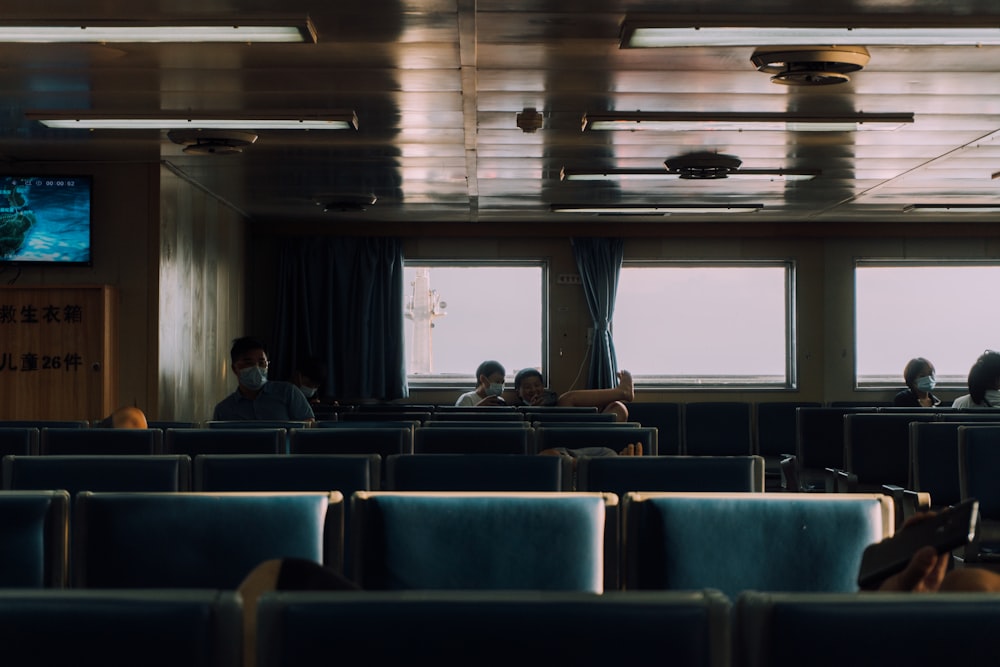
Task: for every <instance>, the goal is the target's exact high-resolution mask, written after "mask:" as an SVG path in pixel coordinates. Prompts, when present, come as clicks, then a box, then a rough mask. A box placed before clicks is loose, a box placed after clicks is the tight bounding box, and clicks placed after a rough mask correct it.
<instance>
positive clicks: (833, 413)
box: [795, 407, 875, 471]
mask: <svg viewBox="0 0 1000 667" xmlns="http://www.w3.org/2000/svg"><path fill="white" fill-rule="evenodd" d="M862 412H870V413H873V414H874V413H875V408H874V407H822V408H796V410H795V454H796V461H797V465H798V468H799V470H800V471H802V470H823V469H825V468H838V469H843V468H844V415H847V414H856V413H862Z"/></svg>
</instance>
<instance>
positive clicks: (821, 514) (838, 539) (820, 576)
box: [623, 493, 895, 599]
mask: <svg viewBox="0 0 1000 667" xmlns="http://www.w3.org/2000/svg"><path fill="white" fill-rule="evenodd" d="M623 510H624V513H625V519H624V525H625V527H626V530H627V535H626V539H625V585H626V588H628V589H684V590H691V589H701V588H715V589H718V590H720V591H722V592H723V593H724V594H725V595H727V596H729V598H730V599H735V597H736V596H737V595H738V594H739V593H740V592H742V591H744V590H766V591H813V592H819V591H828V592H853V591H857V590H858V584H857V577H858V568H859V566H860V564H861V554H862V552H863V551H864V550H865V548H866V547H867V546H868V545H870V544H872V543H874V542H878V541H880V540H882V539H884V538H885V537H888V536H889V535H891V534H892V532H893V527H894V519H895V517H894V508H893V503H892V500H891V499H890V498H889V497H888V496H884V495H878V494H846V493H845V494H838V493H823V494H801V493H798V494H763V493H762V494H756V493H742V494H735V493H734V494H726V493H630V494H628V495H626V496H625V505H624V508H623Z"/></svg>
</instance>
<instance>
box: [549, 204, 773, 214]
mask: <svg viewBox="0 0 1000 667" xmlns="http://www.w3.org/2000/svg"><path fill="white" fill-rule="evenodd" d="M762 208H764V205H763V204H671V205H669V206H666V205H665V206H647V205H644V204H639V205H628V204H623V205H619V206H581V205H576V204H565V205H564V204H553V205H552V207H551V211H552V212H553V213H576V214H578V215H677V214H682V215H684V214H689V213H753V212H756V211H759V210H760V209H762Z"/></svg>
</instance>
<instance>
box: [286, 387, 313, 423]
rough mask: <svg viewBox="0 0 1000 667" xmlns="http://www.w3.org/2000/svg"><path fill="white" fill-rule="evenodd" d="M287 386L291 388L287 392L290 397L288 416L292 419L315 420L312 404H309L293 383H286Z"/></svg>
mask: <svg viewBox="0 0 1000 667" xmlns="http://www.w3.org/2000/svg"><path fill="white" fill-rule="evenodd" d="M288 387H289V389H290V390H291V391H289V393H288V395H289V397H290V400H289V403H288V416H289V417H290V418H291V419H292V421H302V422H314V421H316V414H315V413H314V412H313V409H312V406H311V405H309V401H308V400H306V397H305V395H304V394H303V393H302V392H301V391H299V390H298V389H296V388H295V386H294V385H288Z"/></svg>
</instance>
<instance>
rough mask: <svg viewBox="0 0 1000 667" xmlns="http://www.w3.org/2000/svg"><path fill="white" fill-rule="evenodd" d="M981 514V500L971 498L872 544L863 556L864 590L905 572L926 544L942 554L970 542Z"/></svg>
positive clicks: (861, 575)
mask: <svg viewBox="0 0 1000 667" xmlns="http://www.w3.org/2000/svg"><path fill="white" fill-rule="evenodd" d="M978 516H979V501H977V500H975V499H974V498H970V499H969V500H965V501H962V502H961V503H959V504H957V505H952V506H951V507H948V508H947V509H944V510H941V511H940V512H938V513H937V514H936V515H934V516H933V517H930V518H928V519H924V520H923V521H919V522H917V523H914V524H911V525H909V526H907V527H906V528H904V529H903V530H901V531H899V532H898V533H896V534H895V535H893V536H892V537H889V538H887V539H884V540H882V541H881V542H877V543H875V544H872V545H871V546H869V547H868V548H866V549H865V551H864V553H863V554H862V556H861V570H860V572H859V573H858V586H860V587H861V589H862V590H872V589H875V588H878V587H879V586H880V585H881V584H882V582H883V581H885V580H886V578H888V577H890V576H892V575H894V574H896V573H897V572H901V571H902V570H903V569H904V568H905V567H906V566H907V564H909V562H910V559H911V558H912V557H913V554H914V553H916V551H917V550H918V549H920V548H921V547H923V546H926V545H931V546H933V547H935V548H936V549H937V552H938V553H939V554H940V553H945V552H947V551H951V550H952V549H957V548H958V547H960V546H962V545H964V544H968V543H969V542H971V541H972V539H973V538H974V537H975V535H976V521H977V518H978Z"/></svg>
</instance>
